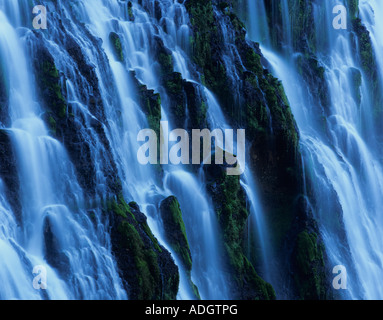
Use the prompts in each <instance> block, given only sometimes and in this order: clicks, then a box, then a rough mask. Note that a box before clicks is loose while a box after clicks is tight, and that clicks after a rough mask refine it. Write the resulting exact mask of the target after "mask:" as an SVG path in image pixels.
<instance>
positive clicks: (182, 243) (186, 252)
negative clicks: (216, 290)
mask: <svg viewBox="0 0 383 320" xmlns="http://www.w3.org/2000/svg"><path fill="white" fill-rule="evenodd" d="M160 212H161V218H162V221H163V225H164V229H165V236H166V238H167V240H168V243H169V245H170V246H171V248H172V249H173V250H174V252H175V253H176V254H177V255H178V257H179V259H180V260H181V262H182V264H183V266H184V268H185V270H186V273H187V276H188V280H189V284H190V287H191V288H192V290H193V292H194V295H195V298H197V299H200V298H201V297H200V295H199V292H198V288H197V286H196V285H195V284H194V283H193V282H192V280H191V270H192V257H191V252H190V247H189V242H188V239H187V235H186V229H185V224H184V221H183V218H182V212H181V208H180V204H179V202H178V200H177V198H176V197H174V196H170V197H168V198H166V199H164V200H163V201H162V202H161V205H160Z"/></svg>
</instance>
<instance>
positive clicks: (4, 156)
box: [0, 129, 22, 224]
mask: <svg viewBox="0 0 383 320" xmlns="http://www.w3.org/2000/svg"><path fill="white" fill-rule="evenodd" d="M11 134H12V133H11V132H10V131H6V130H3V129H0V178H1V180H2V181H3V187H4V191H5V195H6V197H7V199H8V201H9V204H10V206H11V208H12V210H13V212H14V214H15V217H16V220H17V222H18V223H19V224H22V219H21V212H22V210H21V203H20V198H19V192H20V181H19V176H18V172H17V163H16V158H15V154H14V151H13V148H12V142H11Z"/></svg>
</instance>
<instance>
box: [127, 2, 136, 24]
mask: <svg viewBox="0 0 383 320" xmlns="http://www.w3.org/2000/svg"><path fill="white" fill-rule="evenodd" d="M128 17H129V21H134V19H135V18H134V14H133V4H132V2H131V1H129V2H128Z"/></svg>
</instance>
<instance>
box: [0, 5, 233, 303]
mask: <svg viewBox="0 0 383 320" xmlns="http://www.w3.org/2000/svg"><path fill="white" fill-rule="evenodd" d="M5 3H7V2H6V1H5ZM151 5H152V3H151V2H150V1H148V2H147V3H146V2H145V3H144V4H143V6H146V8H149V11H152V12H153V11H154V8H152V7H151ZM24 6H27V4H26V3H20V7H17V6H16V7H12V8H8V6H6V5H5V4H4V3H1V5H0V8H3V9H2V10H4V12H5V13H7V14H9V12H12V14H13V15H14V16H15V17H20V16H21V14H20V12H22V11H23V10H25V11H27V9H26V7H24ZM58 6H59V7H60V9H61V12H60V17H58V16H53V17H52V19H51V21H50V23H51V25H50V33H49V34H46V40H45V46H46V47H47V48H48V50H49V52H50V54H51V55H52V57H53V58H54V61H55V64H56V65H57V68H58V69H59V70H61V71H62V72H63V73H64V76H65V78H66V79H67V85H66V88H67V92H66V98H67V100H68V102H70V105H71V108H72V109H71V112H73V114H74V115H75V116H76V117H81V118H84V119H85V121H86V122H88V123H90V122H91V121H93V120H92V116H91V115H90V112H89V111H88V109H87V107H86V103H87V101H84V99H83V92H81V87H80V86H79V84H81V83H83V81H84V80H83V79H82V78H81V76H78V75H77V71H76V68H77V67H76V65H75V63H74V61H73V59H72V57H71V56H70V55H68V53H67V52H66V51H65V47H64V45H63V44H64V43H66V42H67V41H69V40H70V39H69V36H68V34H76V41H78V42H79V43H80V44H81V46H82V47H83V49H84V51H87V58H88V59H89V61H90V62H91V63H92V64H93V65H95V66H97V68H96V69H95V71H96V74H97V77H98V80H99V83H100V84H99V86H100V90H101V93H102V96H103V97H112V98H111V99H109V100H108V99H106V98H105V99H104V103H105V105H106V106H107V107H106V108H105V109H106V110H105V113H106V118H107V121H108V131H107V135H108V138H109V140H110V142H111V146H112V149H113V156H114V158H115V160H116V162H117V165H118V171H119V174H120V176H121V181H122V185H123V191H124V195H125V196H126V198H128V199H129V198H132V199H134V200H135V201H137V202H138V203H139V204H140V206H141V210H142V211H143V212H144V213H145V214H146V215H147V216H148V223H149V226H150V228H151V229H152V230H153V231H154V232H155V235H156V237H157V238H158V239H159V240H160V242H161V243H163V244H165V247H166V248H167V249H168V250H169V251H171V252H172V253H173V257H176V255H174V252H173V251H172V249H171V248H170V247H169V246H167V245H166V240H165V238H164V235H163V232H162V227H161V224H160V219H159V213H158V205H159V202H160V201H161V200H162V199H164V197H165V196H167V195H170V194H174V195H176V196H177V197H178V200H179V202H180V204H181V209H182V211H183V215H184V219H185V221H186V222H187V223H186V229H187V230H186V231H187V234H188V237H189V241H190V247H191V252H192V257H193V261H194V267H193V270H192V274H191V276H192V280H193V282H195V284H196V285H197V286H198V288H199V292H200V295H201V298H203V299H204V298H205V299H217V298H221V299H228V298H230V294H229V291H228V288H227V280H226V278H225V275H224V271H223V270H222V265H221V264H222V261H221V259H220V254H219V249H218V245H217V243H216V241H217V239H218V235H217V232H218V227H217V222H216V218H215V214H214V210H213V207H212V204H211V203H210V202H209V201H208V200H206V198H207V194H206V191H205V190H204V189H203V188H201V186H203V183H204V182H203V179H204V178H203V174H201V175H199V176H197V177H194V176H193V175H191V174H190V173H188V172H187V171H184V170H183V169H182V168H181V169H179V168H173V167H172V166H171V165H169V166H163V168H164V171H165V179H164V189H162V187H161V185H158V183H157V181H155V178H154V176H155V174H154V173H153V168H152V167H151V166H142V165H140V164H139V163H138V162H137V160H136V150H137V149H138V147H139V144H138V142H137V140H136V139H137V132H138V131H139V130H141V129H142V128H146V127H148V123H147V120H146V117H145V115H144V113H143V112H142V110H141V109H140V107H139V105H138V102H137V101H136V100H135V93H134V90H135V89H134V88H133V84H132V83H131V79H130V74H131V71H132V70H134V71H135V74H136V75H137V78H138V80H139V81H141V82H142V83H145V85H147V87H148V88H149V89H153V90H155V91H158V92H160V93H161V96H162V97H163V99H162V100H163V101H164V102H163V105H162V107H163V109H162V120H167V116H166V114H167V112H168V110H167V106H166V93H164V92H163V89H162V88H161V87H160V85H159V83H158V81H157V78H158V77H157V69H158V68H157V67H156V60H155V58H156V57H153V55H152V52H151V51H150V50H151V49H150V48H151V47H152V44H153V41H154V39H155V37H160V38H161V39H162V41H163V42H164V43H165V45H166V47H167V48H169V49H170V50H171V51H172V56H173V58H174V61H175V63H174V67H175V70H176V71H179V72H180V73H181V74H182V75H183V77H184V78H185V79H189V80H190V81H193V80H192V79H191V76H190V71H189V69H188V62H187V60H188V58H187V53H188V50H189V49H188V43H189V27H188V25H187V23H188V17H187V14H186V10H185V8H184V6H183V5H182V4H180V3H178V2H177V1H175V2H173V1H162V2H160V6H161V11H162V18H161V20H160V25H155V24H154V22H155V21H154V20H153V18H152V17H150V15H149V14H148V12H147V11H145V10H143V8H142V7H141V6H140V5H138V4H136V3H134V5H133V8H132V13H133V14H134V22H132V21H127V19H126V15H127V12H126V9H125V7H123V6H122V5H121V3H119V2H118V1H111V0H98V1H79V2H77V3H76V4H73V5H70V6H67V5H66V4H64V2H62V3H61V2H60V1H59V4H58ZM5 13H3V12H1V15H2V16H1V18H2V19H1V23H2V28H3V27H4V28H6V31H7V32H5V33H3V32H2V36H1V37H2V38H1V44H2V47H1V48H2V50H1V54H2V56H1V58H2V61H10V63H8V69H6V71H7V70H9V74H13V75H14V77H15V79H14V80H12V77H10V79H11V80H10V84H9V86H10V88H12V89H13V90H14V91H13V92H14V93H15V95H12V94H11V96H10V105H9V109H10V110H11V112H12V117H11V118H12V123H13V125H12V129H11V130H10V131H11V133H12V137H13V141H14V148H15V153H16V155H17V157H18V159H19V161H18V165H19V171H20V181H21V184H22V186H23V187H22V193H23V194H24V195H25V197H24V198H23V203H22V205H23V215H24V216H23V224H24V227H23V230H20V231H16V230H14V231H13V232H14V233H15V235H14V237H15V238H17V239H12V237H13V236H12V233H10V234H11V235H8V233H9V232H11V231H12V230H13V229H12V227H11V226H9V227H7V229H9V230H8V231H7V232H8V233H7V234H4V237H5V238H6V237H10V240H9V241H10V243H11V244H12V243H20V249H19V250H20V251H21V252H24V251H25V255H26V256H27V257H29V256H30V258H29V259H30V262H29V263H28V264H25V263H24V262H23V261H22V260H21V257H20V258H19V259H20V260H19V261H15V262H14V263H12V264H14V265H19V267H20V268H24V269H25V270H24V271H23V272H22V274H25V276H24V277H22V276H20V277H19V280H18V282H17V283H20V286H23V285H25V281H27V280H28V281H29V280H30V279H29V278H31V275H30V273H31V272H30V271H29V268H31V267H30V266H34V265H39V264H42V265H49V263H51V261H46V257H44V245H45V243H44V242H45V241H46V239H45V238H44V236H45V237H47V234H46V232H45V233H44V230H46V229H47V225H44V223H45V224H46V223H47V221H48V226H49V227H48V228H49V231H50V232H51V233H53V234H54V235H55V236H56V237H57V238H58V243H59V248H57V249H58V251H59V252H61V251H62V252H63V255H62V256H60V257H59V259H66V260H67V261H69V263H70V265H71V273H73V276H72V275H68V277H69V278H65V277H64V276H63V275H62V274H57V273H56V272H55V271H54V270H56V269H49V270H48V276H47V278H48V279H49V284H50V286H49V290H48V291H47V292H48V296H47V297H49V298H62V299H65V298H91V299H98V298H109V299H116V298H117V299H124V298H126V297H127V296H126V294H125V293H124V292H123V291H122V289H121V280H120V279H119V277H118V275H117V273H116V269H115V263H114V261H113V258H112V256H111V252H110V243H109V242H110V240H109V236H108V234H107V233H106V230H105V229H104V228H103V227H102V223H107V222H105V221H102V216H101V212H98V211H97V212H96V216H95V219H96V220H97V224H96V227H94V226H93V225H94V224H93V223H92V221H90V220H89V218H86V214H85V213H84V212H83V211H82V209H80V208H83V207H84V200H83V199H82V196H81V195H82V193H83V190H81V187H80V186H79V185H78V183H77V182H76V176H75V172H74V169H73V167H72V165H71V163H70V160H69V158H68V156H67V155H66V152H65V150H64V149H63V147H62V146H61V145H60V143H59V142H58V141H56V140H54V139H53V138H51V137H49V135H48V130H47V129H46V128H45V125H44V124H43V121H42V120H41V119H40V117H39V116H40V114H41V111H40V107H39V105H38V104H37V103H33V101H36V99H35V97H34V91H35V88H34V87H33V85H32V80H31V79H30V77H29V74H30V72H28V68H27V67H26V66H27V64H28V63H27V61H26V59H27V58H26V56H27V55H26V52H25V51H26V50H25V49H24V46H27V45H28V44H30V43H28V42H27V40H30V38H32V42H33V36H31V35H30V34H28V31H25V33H26V35H25V36H24V38H26V39H27V40H25V41H24V40H23V38H21V39H20V38H19V36H18V34H17V33H16V28H17V27H18V22H17V21H16V22H14V23H13V24H12V25H11V24H10V23H9V22H8V20H7V18H6V16H5ZM58 19H60V22H59V20H58ZM16 20H17V19H16ZM77 21H81V23H85V24H86V25H87V26H88V27H89V30H90V32H91V33H92V34H93V35H94V36H96V37H97V38H100V39H101V40H102V42H103V45H102V47H103V49H104V50H105V55H106V57H104V56H103V54H102V53H101V54H100V53H99V52H97V51H96V49H95V48H94V42H93V41H94V40H93V39H90V38H89V37H88V34H87V33H85V32H84V31H83V30H82V29H80V28H79V27H78V26H77V25H76V22H77ZM59 23H62V24H63V26H64V28H63V27H62V26H60V27H59ZM163 28H166V32H164V31H163ZM2 30H5V29H2ZM64 30H65V32H64ZM111 32H115V33H118V34H119V36H120V37H121V42H122V43H123V46H124V48H123V54H124V56H125V57H126V59H124V61H119V60H118V59H116V56H115V54H114V52H113V48H112V45H111V44H110V41H109V35H110V33H111ZM5 35H6V36H5ZM28 37H29V38H28ZM13 51H15V52H17V54H16V55H15V54H13V53H12V52H13ZM32 51H33V50H32ZM11 70H13V72H11ZM27 79H29V80H27ZM12 81H13V82H12ZM20 85H21V86H24V87H23V88H18V86H20ZM17 94H18V95H19V96H17ZM208 100H209V99H208ZM210 100H211V99H210ZM26 101H28V102H29V101H30V103H28V104H26V103H25V102H26ZM115 105H118V106H119V108H121V111H120V112H119V113H118V112H116V108H114V106H115ZM120 118H121V119H122V122H121V121H120V120H119V119H120ZM91 148H92V152H93V154H94V155H95V156H96V157H100V155H99V154H100V151H99V150H101V149H99V148H101V145H100V142H99V141H96V143H95V145H93V146H92V147H91ZM26 154H28V155H29V157H26V156H25V155H26ZM97 161H98V159H97V158H96V161H95V162H96V163H97ZM98 176H99V181H97V186H98V187H97V188H98V190H97V191H98V194H99V195H102V194H103V193H104V189H103V186H104V185H105V181H104V180H103V178H102V177H101V175H98ZM124 177H129V179H124ZM64 180H65V181H66V182H65V183H64ZM101 197H102V196H101ZM67 199H75V207H77V208H78V210H76V211H73V210H72V209H71V207H70V205H71V206H73V203H71V204H70V205H69V202H68V201H67ZM190 199H195V200H196V201H195V202H194V203H195V205H194V207H190V205H189V203H190ZM101 200H102V199H101V198H100V201H101ZM1 212H2V214H3V215H4V219H6V217H7V215H9V214H10V213H9V210H7V205H6V204H4V209H2V211H1ZM12 221H13V219H9V221H8V224H11V222H12ZM196 224H197V225H203V226H204V228H203V229H195V228H194V227H193V225H196ZM72 235H73V236H72ZM4 241H5V240H4ZM11 244H7V250H8V251H9V250H13V249H12V245H11ZM4 245H6V243H5V244H4ZM8 251H4V254H6V253H7V252H8ZM14 251H15V250H14ZM213 252H215V254H213ZM9 255H10V256H14V257H15V259H16V256H17V253H16V251H15V252H14V253H12V254H9ZM175 259H176V262H177V265H178V266H179V268H180V276H181V279H180V289H179V294H178V298H180V299H193V294H192V291H191V288H190V284H189V283H188V281H187V280H186V273H185V271H184V270H183V268H182V264H181V263H179V261H177V258H175ZM80 261H81V262H80ZM59 263H60V262H59ZM55 268H58V269H59V266H56V265H55ZM63 278H64V279H63ZM96 278H97V281H96ZM13 279H14V278H13V277H12V278H10V279H9V281H10V284H9V287H11V283H12V281H13ZM61 279H63V280H61ZM69 279H70V281H73V283H74V286H72V287H71V288H69V286H68V285H67V284H66V283H65V281H67V280H69ZM21 291H22V290H21V288H15V289H14V292H8V291H6V292H4V293H3V292H2V293H1V297H2V298H34V297H36V295H37V296H38V293H36V291H34V290H33V289H32V290H31V292H30V293H29V292H27V291H25V290H24V291H23V294H21V293H20V292H21Z"/></svg>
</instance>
